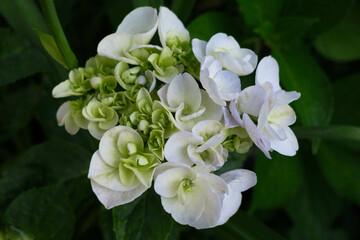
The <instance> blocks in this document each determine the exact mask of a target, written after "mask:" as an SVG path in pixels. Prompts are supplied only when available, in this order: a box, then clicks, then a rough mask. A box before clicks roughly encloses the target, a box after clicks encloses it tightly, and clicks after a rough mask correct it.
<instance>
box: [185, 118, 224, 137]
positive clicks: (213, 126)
mask: <svg viewBox="0 0 360 240" xmlns="http://www.w3.org/2000/svg"><path fill="white" fill-rule="evenodd" d="M222 130H223V125H222V124H221V123H220V122H219V121H214V120H204V121H201V122H198V123H197V124H196V125H195V126H194V127H193V129H192V133H193V134H194V136H196V137H199V138H202V139H203V140H204V141H207V140H208V139H209V138H211V137H212V136H214V135H216V134H218V133H220V132H221V131H222Z"/></svg>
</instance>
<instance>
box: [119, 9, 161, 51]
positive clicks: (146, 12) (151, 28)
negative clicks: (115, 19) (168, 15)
mask: <svg viewBox="0 0 360 240" xmlns="http://www.w3.org/2000/svg"><path fill="white" fill-rule="evenodd" d="M157 24H158V22H157V11H156V9H155V8H152V7H139V8H136V9H135V10H133V11H132V12H130V13H129V14H128V15H127V16H126V17H125V18H124V20H123V21H122V22H121V24H120V25H119V26H118V28H117V30H116V33H128V34H131V35H134V36H133V43H134V44H136V45H140V44H147V43H149V42H150V40H151V39H152V37H153V36H154V34H155V32H156V29H157Z"/></svg>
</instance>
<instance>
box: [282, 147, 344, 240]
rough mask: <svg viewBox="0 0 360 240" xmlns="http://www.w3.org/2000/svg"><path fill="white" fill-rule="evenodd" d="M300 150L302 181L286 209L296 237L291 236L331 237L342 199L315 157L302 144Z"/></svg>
mask: <svg viewBox="0 0 360 240" xmlns="http://www.w3.org/2000/svg"><path fill="white" fill-rule="evenodd" d="M302 150H303V151H302V152H301V153H302V155H301V159H302V161H301V163H302V174H303V179H304V181H303V184H302V185H301V189H300V191H298V193H297V194H296V195H294V197H293V198H292V199H291V200H290V201H288V203H287V205H286V206H285V207H286V211H287V213H288V214H289V216H290V218H291V219H292V220H293V222H294V226H295V228H296V229H294V231H295V232H293V233H292V235H294V234H295V233H297V235H296V237H294V238H292V239H302V240H311V239H324V240H325V239H332V240H335V239H336V238H334V236H335V235H334V231H333V230H334V224H335V222H336V219H337V216H338V215H339V214H340V213H341V211H342V205H343V202H342V201H341V199H340V198H339V197H338V196H336V195H335V193H334V192H333V191H332V190H331V188H330V186H329V185H328V184H327V182H326V181H325V179H324V176H323V175H322V174H321V171H320V169H319V166H318V165H317V162H316V159H314V157H313V156H311V154H309V152H310V151H309V149H307V148H305V147H304V146H303V149H302Z"/></svg>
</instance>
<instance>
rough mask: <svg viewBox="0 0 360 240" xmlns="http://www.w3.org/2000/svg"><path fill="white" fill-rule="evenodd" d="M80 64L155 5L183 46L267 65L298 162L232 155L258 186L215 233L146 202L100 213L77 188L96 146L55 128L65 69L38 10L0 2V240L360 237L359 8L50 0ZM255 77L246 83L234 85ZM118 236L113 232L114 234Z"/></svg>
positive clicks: (18, 0)
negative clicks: (282, 94) (22, 238)
mask: <svg viewBox="0 0 360 240" xmlns="http://www.w3.org/2000/svg"><path fill="white" fill-rule="evenodd" d="M55 3H56V8H57V12H58V15H59V18H60V21H61V24H62V26H63V29H64V32H65V33H66V36H67V38H68V41H69V43H70V45H71V47H72V50H73V51H74V53H75V55H76V56H77V58H78V61H79V65H80V66H83V65H84V64H85V61H86V60H87V59H88V58H90V57H92V56H94V55H95V54H96V48H97V44H98V42H99V41H100V40H101V39H102V38H103V37H105V36H106V35H108V34H110V33H112V32H114V31H115V29H116V27H117V25H118V24H119V23H120V22H121V20H122V19H123V18H124V16H125V15H126V14H127V13H129V12H130V11H131V10H132V9H134V8H135V7H139V6H143V5H150V6H153V7H159V6H160V5H165V6H167V7H169V8H170V9H172V10H173V11H174V12H175V13H176V14H177V15H178V16H179V18H180V19H181V20H182V21H183V22H184V24H185V25H186V26H187V28H188V29H189V31H190V33H191V37H192V38H194V37H196V38H200V39H203V40H208V39H209V38H210V37H211V36H212V35H213V34H215V33H217V32H225V33H227V34H230V35H233V36H234V37H235V38H236V39H237V40H238V42H239V43H240V45H241V46H242V47H247V48H250V49H253V50H254V51H255V52H256V53H257V54H258V55H259V58H262V57H264V56H266V55H269V54H271V55H273V56H274V57H275V58H276V59H277V61H278V62H279V65H280V81H281V84H282V86H283V88H285V89H286V90H288V91H291V90H296V91H299V92H301V94H302V96H301V98H300V100H299V101H297V102H295V103H294V104H293V107H294V108H295V110H296V113H297V117H298V120H297V123H296V125H295V126H294V128H293V129H294V131H295V133H296V135H297V136H298V139H299V143H300V150H299V152H298V154H297V155H296V156H295V157H284V156H280V155H279V154H276V153H275V152H273V153H272V156H273V159H272V160H269V159H266V158H265V157H264V156H263V154H262V153H258V152H256V151H255V152H251V153H249V154H248V155H238V154H237V155H236V154H233V155H231V156H230V159H229V160H228V163H227V164H226V165H225V168H227V169H232V168H240V167H243V168H248V169H252V170H254V171H255V172H256V173H257V176H258V184H257V185H256V186H255V187H254V188H253V189H252V190H250V191H247V192H245V194H244V198H243V203H242V206H241V210H240V211H239V212H238V213H237V214H236V215H235V216H233V217H232V218H231V219H230V221H229V222H228V223H227V224H225V225H224V226H221V227H216V228H214V229H210V230H202V231H196V230H195V229H192V228H190V227H186V226H181V225H179V224H177V223H175V222H172V220H171V218H170V217H169V215H168V214H166V213H165V212H164V211H163V209H162V207H161V206H160V199H159V197H158V196H156V195H155V194H154V193H153V192H152V191H148V193H147V194H146V195H144V196H143V197H142V198H140V199H138V200H136V201H134V202H133V203H131V204H128V205H125V206H120V207H118V208H115V209H114V210H113V211H106V210H105V209H104V208H103V207H102V206H101V204H100V203H99V202H98V201H97V199H96V197H95V195H94V194H93V193H92V191H91V188H90V183H89V180H88V179H87V178H86V174H87V170H88V166H89V162H90V158H91V154H92V153H93V152H94V151H95V150H96V149H97V145H98V142H97V141H96V140H94V139H93V138H92V137H91V136H90V135H89V134H88V133H87V132H86V131H83V130H82V131H80V132H79V133H78V134H76V135H75V136H70V135H69V134H67V133H66V132H65V129H64V128H60V127H58V126H57V123H56V119H55V113H56V111H57V109H58V107H59V106H60V104H61V103H62V102H63V100H58V99H53V98H52V96H51V90H52V88H53V87H54V86H55V85H56V84H58V83H59V82H60V81H63V80H65V79H66V78H67V71H66V70H65V69H64V68H63V67H62V66H61V65H59V64H58V63H56V62H55V61H53V60H52V59H51V57H50V56H49V55H48V54H47V53H46V51H45V50H44V49H43V47H42V45H41V43H40V41H39V38H38V37H37V35H36V33H35V31H34V28H37V29H40V30H41V31H43V32H47V33H49V34H51V33H50V32H49V30H48V27H47V25H46V23H45V21H44V18H43V16H42V14H41V11H40V7H39V3H38V2H37V1H35V0H1V1H0V114H1V118H0V123H1V124H0V143H1V148H0V239H1V240H2V238H4V235H1V232H2V233H3V234H4V233H7V236H8V237H7V238H6V239H15V238H12V237H10V235H11V234H10V232H11V230H10V228H11V227H15V228H17V229H20V230H22V231H24V232H25V233H28V234H32V235H34V236H36V239H38V240H67V239H76V240H82V239H104V240H114V239H131V240H134V239H154V240H159V239H166V237H167V236H169V235H170V236H169V238H168V239H171V240H173V239H174V240H176V239H194V240H195V239H197V240H198V239H229V240H231V239H237V240H238V239H253V240H258V239H266V240H269V239H295V240H297V239H299V240H300V239H301V240H307V239H326V240H331V239H336V240H346V239H360V228H359V226H360V217H359V216H360V209H359V206H360V156H359V151H360V145H359V142H360V128H359V125H360V110H359V109H360V108H359V104H360V101H359V97H360V84H359V80H360V2H359V1H355V0H342V1H338V0H268V1H264V0H251V1H249V0H186V1H185V0H172V1H171V0H133V1H130V0H129V1H125V0H104V1H88V0H56V1H55ZM253 78H254V74H252V75H250V76H248V77H242V78H241V80H242V85H243V86H242V87H243V88H244V87H245V86H247V85H250V84H253ZM113 230H115V231H113Z"/></svg>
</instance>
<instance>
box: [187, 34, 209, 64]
mask: <svg viewBox="0 0 360 240" xmlns="http://www.w3.org/2000/svg"><path fill="white" fill-rule="evenodd" d="M191 43H192V50H193V53H194V55H195V57H196V59H197V60H198V61H199V62H200V63H202V62H203V61H204V59H205V56H206V44H207V42H206V41H203V40H200V39H197V38H194V39H193V40H192V41H191Z"/></svg>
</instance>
